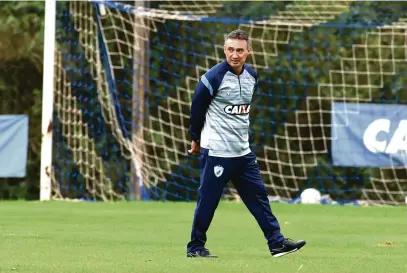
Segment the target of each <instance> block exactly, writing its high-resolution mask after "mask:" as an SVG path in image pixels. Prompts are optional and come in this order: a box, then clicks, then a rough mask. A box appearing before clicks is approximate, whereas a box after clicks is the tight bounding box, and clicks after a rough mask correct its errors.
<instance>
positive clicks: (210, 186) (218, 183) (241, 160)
mask: <svg viewBox="0 0 407 273" xmlns="http://www.w3.org/2000/svg"><path fill="white" fill-rule="evenodd" d="M224 53H225V56H226V60H225V61H223V62H222V63H219V64H217V65H215V66H214V67H212V68H211V69H210V70H209V71H208V72H207V73H205V74H204V75H203V76H202V77H201V78H200V80H199V83H198V85H197V87H196V89H195V93H194V96H193V99H192V105H191V119H190V122H191V123H190V128H189V133H190V135H191V138H192V143H191V149H190V150H189V151H188V152H189V153H190V154H193V155H198V154H200V157H201V177H200V187H199V189H198V200H197V206H196V209H195V215H194V220H193V225H192V232H191V241H190V242H189V243H188V245H187V257H206V258H216V256H215V255H212V254H211V253H210V252H209V251H208V249H206V248H205V243H206V240H207V238H206V232H207V230H208V228H209V225H210V224H211V221H212V219H213V216H214V213H215V210H216V208H217V206H218V203H219V200H220V198H221V196H222V192H223V188H224V186H225V184H226V183H227V182H228V181H229V180H231V181H232V183H233V184H234V186H235V188H236V190H237V192H238V193H239V195H240V197H241V199H242V200H243V202H244V204H245V205H246V207H247V208H248V209H249V211H250V212H251V214H252V215H253V216H254V217H255V219H256V221H257V223H258V224H259V226H260V228H261V229H262V231H263V233H264V237H265V238H266V240H267V242H268V247H269V250H270V253H271V255H272V256H273V257H280V256H283V255H285V254H288V253H292V252H295V251H297V250H299V249H300V248H302V247H303V246H304V245H305V241H302V240H301V241H293V240H291V239H288V238H285V237H284V236H283V235H282V234H281V232H280V225H279V223H278V221H277V219H276V217H275V216H274V215H273V213H272V211H271V208H270V203H269V200H268V197H267V191H266V187H265V185H264V182H263V179H262V177H261V174H260V170H259V166H258V164H257V161H256V156H255V155H254V153H253V152H252V151H251V150H250V147H249V141H248V133H249V112H250V103H251V101H252V96H253V94H254V92H255V90H256V88H257V74H256V72H255V71H254V69H253V68H252V67H250V66H248V65H247V64H245V61H246V58H247V56H248V55H249V53H250V44H249V37H248V35H247V33H246V32H244V31H243V30H235V31H232V32H231V33H230V34H229V35H228V36H227V37H226V39H225V45H224Z"/></svg>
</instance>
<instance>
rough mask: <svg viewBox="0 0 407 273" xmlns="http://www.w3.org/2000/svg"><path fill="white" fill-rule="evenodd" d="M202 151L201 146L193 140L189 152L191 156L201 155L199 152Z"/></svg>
mask: <svg viewBox="0 0 407 273" xmlns="http://www.w3.org/2000/svg"><path fill="white" fill-rule="evenodd" d="M200 149H201V146H199V144H198V143H196V142H195V141H193V140H192V142H191V149H189V150H188V153H189V154H191V155H199V151H200Z"/></svg>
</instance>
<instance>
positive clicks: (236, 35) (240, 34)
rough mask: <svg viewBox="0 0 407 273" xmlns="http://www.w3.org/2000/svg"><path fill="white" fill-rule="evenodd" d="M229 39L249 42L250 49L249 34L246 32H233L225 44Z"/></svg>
mask: <svg viewBox="0 0 407 273" xmlns="http://www.w3.org/2000/svg"><path fill="white" fill-rule="evenodd" d="M227 39H237V40H245V41H246V42H247V46H248V47H249V48H250V42H249V34H247V32H246V31H244V30H241V29H236V30H234V31H232V32H231V33H229V34H228V35H226V37H225V42H226V40H227Z"/></svg>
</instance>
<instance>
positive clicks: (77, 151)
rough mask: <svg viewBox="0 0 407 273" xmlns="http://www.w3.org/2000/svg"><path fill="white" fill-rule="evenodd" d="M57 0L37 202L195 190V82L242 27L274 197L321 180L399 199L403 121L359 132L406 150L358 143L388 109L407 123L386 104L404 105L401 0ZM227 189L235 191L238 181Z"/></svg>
mask: <svg viewBox="0 0 407 273" xmlns="http://www.w3.org/2000/svg"><path fill="white" fill-rule="evenodd" d="M50 1H51V0H50ZM52 3H53V5H54V6H55V5H56V15H54V19H55V18H56V21H55V29H54V31H55V35H54V34H52V31H46V35H48V36H47V38H46V40H47V41H48V40H50V39H51V40H53V42H51V43H49V44H48V45H47V44H45V47H46V48H47V49H46V50H45V52H44V94H43V95H44V105H49V104H51V105H52V107H48V108H46V109H43V111H44V114H43V128H42V129H43V134H44V132H48V131H47V130H46V129H47V128H48V127H46V128H45V125H46V124H48V125H49V123H50V121H51V123H52V131H50V132H49V133H47V134H46V136H47V138H43V147H42V149H43V152H42V165H41V174H42V175H41V200H43V198H44V200H47V196H49V197H48V199H50V198H52V199H80V200H100V201H109V200H142V199H153V200H177V201H181V200H182V201H189V200H195V199H196V194H197V188H198V186H199V159H198V158H197V157H193V156H190V155H188V154H187V150H188V148H189V146H190V138H189V136H188V127H189V111H190V104H191V98H192V95H193V93H194V89H195V86H196V84H197V83H198V81H199V78H200V77H201V76H202V75H203V74H204V73H205V72H206V71H207V70H208V69H210V68H211V67H212V66H213V65H215V64H217V63H219V62H221V61H223V60H224V54H223V43H224V37H225V35H226V34H227V33H229V32H230V31H232V30H234V29H236V28H240V29H243V30H246V31H247V32H248V33H249V35H250V38H251V54H250V57H249V58H248V60H247V61H248V64H249V65H251V66H253V67H254V69H255V70H256V71H257V73H258V75H259V89H258V91H257V93H256V94H255V95H254V97H253V102H252V105H251V108H250V111H251V113H250V115H251V120H250V123H251V127H250V128H251V130H250V135H251V137H250V142H251V148H252V150H253V151H254V152H255V153H256V155H257V162H258V164H259V167H260V170H261V174H262V176H263V179H264V182H265V185H266V188H267V190H268V193H269V196H270V199H271V200H279V201H284V202H297V201H298V198H299V196H300V194H301V192H302V191H304V190H305V189H307V188H316V189H318V190H319V191H320V192H321V193H322V194H323V196H325V197H326V196H329V200H335V201H337V202H340V203H358V204H392V205H394V204H403V203H404V199H405V196H406V192H407V169H406V165H407V164H404V163H405V161H404V157H405V156H404V152H403V151H404V150H407V147H406V149H404V148H403V147H404V146H403V143H404V142H403V138H402V137H401V132H402V130H399V131H397V130H396V129H395V128H397V126H396V125H391V126H390V127H389V128H388V129H386V128H384V130H379V131H377V130H376V131H375V132H378V133H377V134H378V135H377V136H375V137H373V138H370V139H369V138H366V139H368V140H369V141H370V144H369V145H370V146H369V145H368V146H369V147H376V148H377V149H379V150H380V149H381V148H380V147H381V146H380V145H384V144H380V143H384V141H385V142H386V145H387V146H388V145H389V143H390V139H394V140H393V142H392V143H400V145H399V146H400V149H399V150H397V149H395V148H394V147H396V146H397V145H392V147H393V148H392V149H387V150H391V151H394V150H396V153H394V154H386V153H385V151H386V149H383V151H384V152H383V153H381V154H378V153H375V151H376V150H377V149H376V148H375V149H376V150H375V149H373V148H372V149H370V150H369V149H366V148H364V147H363V136H364V131H363V130H364V129H366V128H367V127H368V126H371V125H370V124H371V122H373V121H374V120H375V119H376V118H377V119H379V118H383V116H380V115H381V114H380V113H384V112H386V113H388V114H386V115H388V116H385V117H384V118H386V119H388V120H389V121H390V123H391V124H401V125H403V124H404V123H403V122H401V121H402V120H403V119H402V118H401V116H402V115H400V116H397V115H395V116H391V115H390V114H389V113H392V112H393V113H396V112H397V111H392V110H391V111H384V110H383V109H396V108H394V107H396V106H397V107H400V109H402V110H400V111H404V110H403V109H404V106H405V105H406V104H407V95H406V93H405V92H403V90H404V89H405V87H406V86H407V76H406V75H407V72H406V71H407V70H406V68H405V60H406V59H407V56H406V52H407V42H406V37H407V35H406V29H407V19H406V18H407V16H406V15H405V14H407V13H406V11H407V10H406V7H404V6H405V5H403V4H401V3H398V2H389V3H386V4H383V3H380V2H361V1H290V2H288V1H284V2H281V1H268V2H267V1H266V2H258V1H66V2H57V3H56V4H55V2H51V3H50V2H48V1H47V5H50V6H51V4H52ZM47 7H48V6H47ZM47 13H48V9H47ZM49 16H50V13H48V14H47V16H46V17H47V18H49ZM48 20H49V19H48ZM51 26H52V22H51V24H49V25H47V27H51ZM51 34H52V35H54V38H52V37H50V36H49V35H51ZM48 42H49V41H48ZM53 44H54V45H53ZM52 47H54V48H52ZM51 55H52V56H53V57H51ZM50 63H53V66H52V67H53V68H50ZM52 69H54V71H53V72H52ZM50 72H52V73H53V74H49V73H50ZM388 105H393V106H388ZM365 107H366V108H365ZM369 107H373V108H369ZM385 107H390V108H385ZM371 109H374V110H371ZM397 109H399V108H397ZM364 111H365V112H364ZM52 113H54V114H53V115H52ZM400 113H401V112H400ZM363 118H365V119H363ZM400 122H401V123H400ZM374 124H375V123H374ZM401 125H400V126H401ZM362 127H363V128H364V129H363V130H362V129H361V128H362ZM371 131H374V130H371ZM386 132H387V133H386ZM394 135H395V136H394ZM387 138H390V139H387ZM46 139H48V140H49V142H46V141H45V140H46ZM48 140H47V141H48ZM380 141H382V142H380ZM379 142H380V143H379ZM360 145H361V146H360ZM372 145H373V146H372ZM375 145H376V146H375ZM387 146H386V147H387ZM346 149H347V150H346ZM371 151H373V152H371ZM380 151H381V150H380ZM348 155H351V156H348ZM406 158H407V157H406ZM46 166H52V168H48V169H47V170H48V171H50V172H48V176H47V173H46V172H45V169H46ZM49 174H51V175H49ZM46 185H49V186H50V187H49V188H47V187H46ZM47 189H49V190H50V192H47V191H46V190H47ZM224 198H228V199H235V198H238V195H237V193H236V191H235V189H234V188H233V186H232V185H229V186H227V187H226V188H225V192H224Z"/></svg>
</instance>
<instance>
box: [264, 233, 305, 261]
mask: <svg viewBox="0 0 407 273" xmlns="http://www.w3.org/2000/svg"><path fill="white" fill-rule="evenodd" d="M305 243H306V242H305V241H304V240H300V241H294V240H291V239H288V238H286V239H284V242H283V244H282V245H281V246H280V247H276V248H273V249H271V251H270V252H271V255H272V256H273V257H276V258H277V257H281V256H284V255H286V254H290V253H293V252H295V251H297V250H299V249H300V248H302V247H303V246H305Z"/></svg>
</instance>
